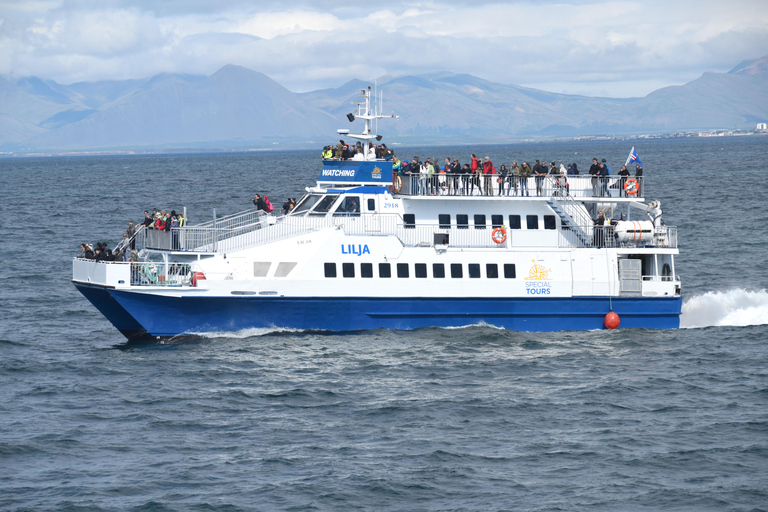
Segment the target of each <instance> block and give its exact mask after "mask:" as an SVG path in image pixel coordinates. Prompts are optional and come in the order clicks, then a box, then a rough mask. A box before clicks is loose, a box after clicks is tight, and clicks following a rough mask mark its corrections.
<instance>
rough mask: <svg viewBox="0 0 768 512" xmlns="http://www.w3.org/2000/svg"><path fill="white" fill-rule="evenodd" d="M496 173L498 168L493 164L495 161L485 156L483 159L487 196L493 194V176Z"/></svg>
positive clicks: (484, 185)
mask: <svg viewBox="0 0 768 512" xmlns="http://www.w3.org/2000/svg"><path fill="white" fill-rule="evenodd" d="M495 174H496V168H495V167H494V166H493V162H491V159H490V158H488V157H485V158H484V159H483V176H484V177H485V179H484V180H483V181H484V183H483V187H484V189H485V190H484V192H485V195H486V196H492V195H493V177H494V175H495Z"/></svg>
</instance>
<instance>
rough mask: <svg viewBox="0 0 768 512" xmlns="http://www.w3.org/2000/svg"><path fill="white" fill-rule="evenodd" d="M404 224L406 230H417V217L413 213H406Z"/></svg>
mask: <svg viewBox="0 0 768 512" xmlns="http://www.w3.org/2000/svg"><path fill="white" fill-rule="evenodd" d="M403 222H404V223H405V229H415V228H416V215H414V214H412V213H406V214H404V215H403Z"/></svg>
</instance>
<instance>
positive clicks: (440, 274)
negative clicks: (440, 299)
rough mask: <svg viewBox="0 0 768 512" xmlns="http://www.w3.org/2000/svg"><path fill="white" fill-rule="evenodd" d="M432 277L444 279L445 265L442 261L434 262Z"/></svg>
mask: <svg viewBox="0 0 768 512" xmlns="http://www.w3.org/2000/svg"><path fill="white" fill-rule="evenodd" d="M432 277H435V278H437V279H443V278H444V277H445V265H443V264H442V263H433V264H432Z"/></svg>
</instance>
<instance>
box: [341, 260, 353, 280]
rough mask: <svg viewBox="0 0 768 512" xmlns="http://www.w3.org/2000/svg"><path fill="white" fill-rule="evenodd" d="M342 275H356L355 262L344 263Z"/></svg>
mask: <svg viewBox="0 0 768 512" xmlns="http://www.w3.org/2000/svg"><path fill="white" fill-rule="evenodd" d="M341 275H343V276H344V277H355V264H354V263H342V264H341Z"/></svg>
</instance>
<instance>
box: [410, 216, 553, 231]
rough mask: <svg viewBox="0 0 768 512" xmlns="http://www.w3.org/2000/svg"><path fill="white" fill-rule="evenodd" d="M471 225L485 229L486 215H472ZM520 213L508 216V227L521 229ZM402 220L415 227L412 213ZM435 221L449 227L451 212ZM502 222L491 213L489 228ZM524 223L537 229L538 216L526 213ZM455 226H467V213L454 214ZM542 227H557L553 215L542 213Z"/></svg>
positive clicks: (502, 221)
mask: <svg viewBox="0 0 768 512" xmlns="http://www.w3.org/2000/svg"><path fill="white" fill-rule="evenodd" d="M472 217H473V218H472V221H473V225H474V226H475V229H485V228H487V227H488V224H487V216H486V215H484V214H476V215H473V216H472ZM521 220H522V219H521V216H520V215H510V216H509V228H510V229H522V222H521ZM403 222H404V223H405V227H406V228H415V227H416V215H414V214H413V213H406V214H405V215H403ZM437 222H438V224H440V229H450V228H451V214H449V213H441V214H439V215H438V216H437ZM503 224H504V216H503V215H491V228H498V227H501V226H502V225H503ZM525 225H526V228H527V229H539V216H538V215H526V216H525ZM456 227H457V228H458V229H468V228H469V215H465V214H461V213H460V214H457V215H456ZM544 229H557V221H556V220H555V216H554V215H544Z"/></svg>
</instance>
